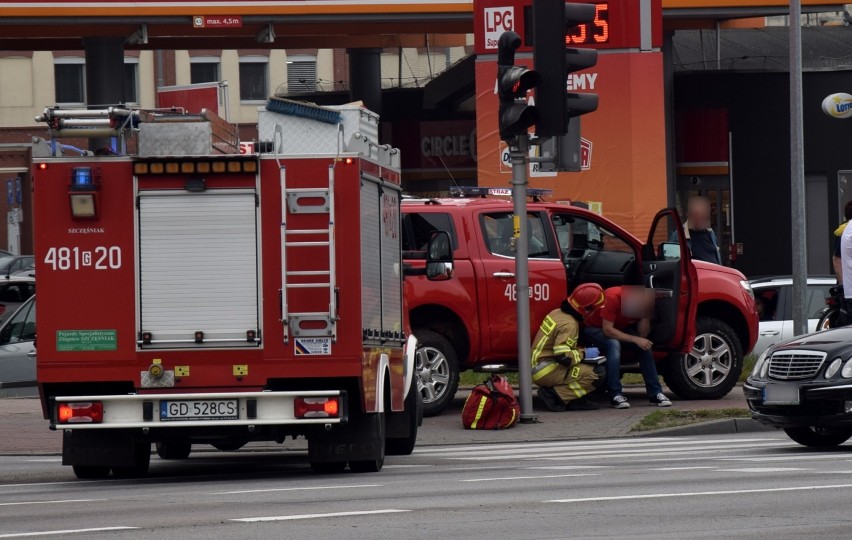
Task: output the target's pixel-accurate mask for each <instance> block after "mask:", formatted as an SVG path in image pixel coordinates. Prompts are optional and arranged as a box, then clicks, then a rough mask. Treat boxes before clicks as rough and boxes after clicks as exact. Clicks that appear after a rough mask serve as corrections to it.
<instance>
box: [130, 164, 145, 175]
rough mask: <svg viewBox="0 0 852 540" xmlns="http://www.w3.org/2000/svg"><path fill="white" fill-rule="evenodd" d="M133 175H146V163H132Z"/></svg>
mask: <svg viewBox="0 0 852 540" xmlns="http://www.w3.org/2000/svg"><path fill="white" fill-rule="evenodd" d="M133 174H148V164H147V163H134V164H133Z"/></svg>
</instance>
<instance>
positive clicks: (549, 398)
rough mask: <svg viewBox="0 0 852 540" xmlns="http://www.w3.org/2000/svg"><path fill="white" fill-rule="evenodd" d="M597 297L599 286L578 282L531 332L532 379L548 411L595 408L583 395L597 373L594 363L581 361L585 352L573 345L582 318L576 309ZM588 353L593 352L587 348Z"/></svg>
mask: <svg viewBox="0 0 852 540" xmlns="http://www.w3.org/2000/svg"><path fill="white" fill-rule="evenodd" d="M595 288H596V289H595ZM596 292H597V293H598V294H595V293H596ZM599 297H600V298H603V290H602V289H601V287H600V286H599V285H597V284H583V285H580V286H579V287H577V290H576V291H574V293H573V294H572V295H571V296H569V297H568V298H567V299H566V300H564V301H563V302H562V305H561V306H560V308H559V309H555V310H553V311H551V312H550V313H549V314H548V315H547V316H546V317H545V318H544V321H542V323H541V327H540V328H539V329H538V333H536V335H535V339H534V340H533V343H532V358H531V360H532V380H533V383H535V385H536V386H538V387H539V389H538V397H539V399H541V400H542V401H543V402H544V403H545V405H547V407H548V408H549V409H551V410H554V411H564V410H569V411H590V410H596V409H598V406H597V405H595V404H594V403H592V402H591V401H589V399H588V398H587V397H586V396H587V395H588V393H589V392H591V391H592V390H594V388H595V387H596V381H598V379H599V375H598V373H596V369H595V367H596V366H595V364H588V363H584V362H583V360H584V358H585V352H586V351H584V350H582V349H580V348H578V347H577V338H578V336H579V334H580V325H579V323H578V319H582V316H581V315H580V312H581V311H586V310H587V309H592V310H593V309H595V307H594V302H591V303H589V302H586V301H585V299H587V298H593V299H594V300H595V301H596V300H597V299H598V298H599ZM587 304H590V305H587ZM589 352H594V351H592V349H589ZM590 356H591V355H590ZM595 356H597V354H595ZM597 371H600V368H599V369H598V370H597Z"/></svg>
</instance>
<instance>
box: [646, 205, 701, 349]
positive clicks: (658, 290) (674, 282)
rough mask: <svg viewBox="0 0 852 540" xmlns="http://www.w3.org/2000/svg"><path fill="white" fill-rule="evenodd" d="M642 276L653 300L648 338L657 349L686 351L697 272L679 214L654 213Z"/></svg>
mask: <svg viewBox="0 0 852 540" xmlns="http://www.w3.org/2000/svg"><path fill="white" fill-rule="evenodd" d="M642 276H643V279H644V282H645V286H646V287H649V288H652V289H654V291H655V296H656V303H655V306H654V320H653V321H652V323H651V324H652V329H651V335H650V336H649V339H650V340H651V341H653V342H654V348H655V349H657V350H668V351H671V352H688V351H689V350H690V349H691V348H692V344H693V341H694V339H695V317H696V310H697V309H698V299H697V293H698V275H697V272H696V270H695V266H694V265H693V264H692V259H691V257H690V252H689V246H688V245H687V239H686V234H685V231H684V227H683V222H682V221H681V219H680V215H679V214H678V212H677V210H675V209H674V208H666V209H664V210H661V211H660V212H659V213H657V215H656V217H654V221H653V222H652V224H651V230H650V232H649V233H648V241H647V243H646V244H645V245H644V246H643V248H642Z"/></svg>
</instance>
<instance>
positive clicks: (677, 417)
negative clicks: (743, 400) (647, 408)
mask: <svg viewBox="0 0 852 540" xmlns="http://www.w3.org/2000/svg"><path fill="white" fill-rule="evenodd" d="M726 418H751V414H749V412H748V409H738V408H728V409H699V410H697V411H681V410H678V409H668V410H665V411H654V412H652V413H650V414H647V415H646V416H645V417H644V418H642V420H640V421H639V422H638V423H637V424H636V425H634V426H633V427H632V428H630V431H651V430H653V429H663V428H670V427H677V426H687V425H689V424H697V423H699V422H706V421H708V420H723V419H726Z"/></svg>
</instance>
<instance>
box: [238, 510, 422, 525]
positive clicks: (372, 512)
mask: <svg viewBox="0 0 852 540" xmlns="http://www.w3.org/2000/svg"><path fill="white" fill-rule="evenodd" d="M401 512H411V510H396V509H393V508H389V509H387V510H363V511H360V512H330V513H328V514H296V515H292V516H268V517H255V518H236V519H231V520H229V521H239V522H241V523H257V522H261V521H293V520H297V519H319V518H331V517H348V516H371V515H375V514H398V513H401Z"/></svg>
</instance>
